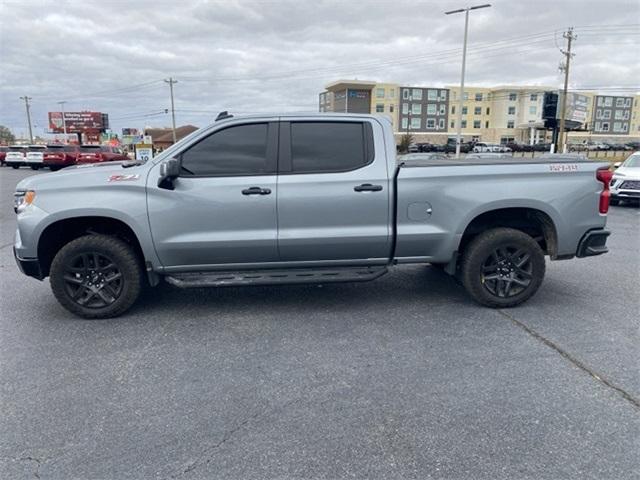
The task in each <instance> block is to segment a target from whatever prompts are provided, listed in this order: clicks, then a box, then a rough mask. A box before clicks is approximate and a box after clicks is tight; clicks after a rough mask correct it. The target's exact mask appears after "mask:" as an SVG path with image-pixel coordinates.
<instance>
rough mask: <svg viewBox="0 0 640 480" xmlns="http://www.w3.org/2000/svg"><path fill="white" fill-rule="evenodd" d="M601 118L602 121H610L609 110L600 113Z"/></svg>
mask: <svg viewBox="0 0 640 480" xmlns="http://www.w3.org/2000/svg"><path fill="white" fill-rule="evenodd" d="M602 118H603V119H604V120H610V119H611V110H605V111H604V112H602Z"/></svg>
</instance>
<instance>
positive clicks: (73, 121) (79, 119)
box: [49, 112, 109, 133]
mask: <svg viewBox="0 0 640 480" xmlns="http://www.w3.org/2000/svg"><path fill="white" fill-rule="evenodd" d="M62 116H63V113H62V112H49V130H51V132H52V133H64V131H65V128H64V127H65V124H66V127H67V133H82V132H85V131H86V130H105V129H107V128H109V116H108V115H107V114H106V113H100V112H64V120H63V117H62Z"/></svg>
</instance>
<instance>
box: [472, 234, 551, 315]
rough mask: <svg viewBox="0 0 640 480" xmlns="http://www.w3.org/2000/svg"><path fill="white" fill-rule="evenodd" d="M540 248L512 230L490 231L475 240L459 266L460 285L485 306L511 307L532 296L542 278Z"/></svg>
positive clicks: (542, 265) (541, 253) (542, 254)
mask: <svg viewBox="0 0 640 480" xmlns="http://www.w3.org/2000/svg"><path fill="white" fill-rule="evenodd" d="M544 272H545V261H544V253H543V251H542V249H541V248H540V245H538V243H537V242H536V241H535V240H534V239H533V238H532V237H530V236H529V235H527V234H526V233H524V232H521V231H520V230H515V229H513V228H494V229H491V230H487V231H486V232H483V233H481V234H480V235H478V236H477V237H475V238H474V239H473V240H472V241H471V243H469V245H468V246H467V248H466V250H465V252H464V255H463V258H462V265H461V277H462V284H463V285H464V287H465V288H466V290H467V292H469V294H470V295H471V297H473V299H474V300H475V301H476V302H478V303H480V304H482V305H485V306H487V307H492V308H506V307H514V306H516V305H519V304H520V303H522V302H524V301H526V300H528V299H529V298H531V297H532V296H533V294H535V293H536V291H537V290H538V288H539V287H540V284H541V283H542V279H543V278H544Z"/></svg>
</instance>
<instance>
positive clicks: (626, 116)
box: [622, 110, 629, 120]
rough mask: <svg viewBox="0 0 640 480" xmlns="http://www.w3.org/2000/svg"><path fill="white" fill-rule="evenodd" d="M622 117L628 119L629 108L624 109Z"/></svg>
mask: <svg viewBox="0 0 640 480" xmlns="http://www.w3.org/2000/svg"><path fill="white" fill-rule="evenodd" d="M622 119H623V120H629V110H625V111H624V114H623V115H622Z"/></svg>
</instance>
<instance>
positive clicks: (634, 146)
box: [625, 142, 640, 151]
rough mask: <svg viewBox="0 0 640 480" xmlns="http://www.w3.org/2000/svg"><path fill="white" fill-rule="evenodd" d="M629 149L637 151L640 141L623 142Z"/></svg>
mask: <svg viewBox="0 0 640 480" xmlns="http://www.w3.org/2000/svg"><path fill="white" fill-rule="evenodd" d="M625 145H626V146H627V147H629V149H630V150H633V151H637V150H640V142H627V143H625Z"/></svg>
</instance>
